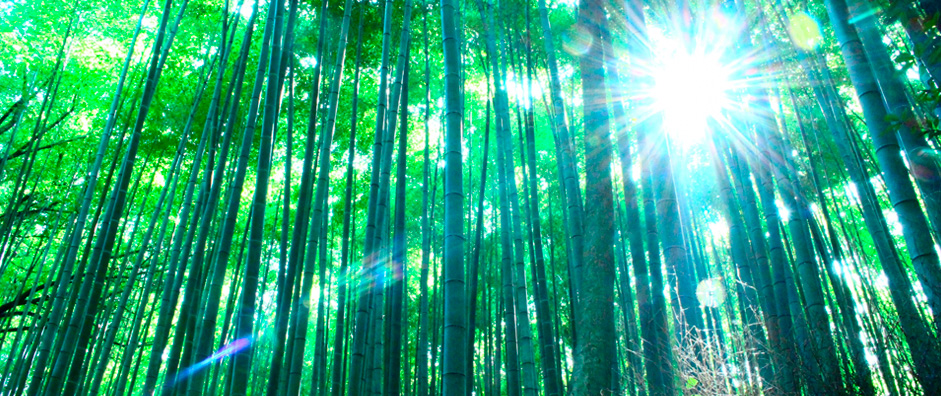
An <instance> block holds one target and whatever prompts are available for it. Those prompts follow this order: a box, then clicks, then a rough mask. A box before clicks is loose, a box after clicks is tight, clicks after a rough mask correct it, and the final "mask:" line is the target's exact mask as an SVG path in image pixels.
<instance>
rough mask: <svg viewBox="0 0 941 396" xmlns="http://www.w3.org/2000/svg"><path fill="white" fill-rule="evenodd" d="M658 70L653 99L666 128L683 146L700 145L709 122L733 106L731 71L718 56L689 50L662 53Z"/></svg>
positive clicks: (659, 56)
mask: <svg viewBox="0 0 941 396" xmlns="http://www.w3.org/2000/svg"><path fill="white" fill-rule="evenodd" d="M658 59H660V60H661V65H660V66H659V67H657V68H655V69H654V71H653V77H654V88H653V92H652V94H653V98H654V101H655V103H656V107H657V109H658V110H660V111H662V112H663V115H664V125H663V128H664V130H665V131H667V133H669V134H670V136H671V137H673V138H674V139H675V141H678V142H679V143H680V144H683V145H689V144H691V143H697V142H700V141H701V140H702V139H703V137H705V134H706V127H707V125H706V124H707V121H708V120H709V119H710V118H715V117H718V116H719V115H720V114H721V112H722V109H723V108H724V107H726V106H727V105H728V103H729V99H728V97H727V95H726V91H727V90H728V89H729V88H730V84H729V72H728V70H727V68H725V67H723V65H722V64H721V63H720V62H719V56H718V54H704V53H693V54H690V53H688V52H686V51H685V49H682V48H681V49H679V50H676V51H671V52H670V53H666V54H659V55H658Z"/></svg>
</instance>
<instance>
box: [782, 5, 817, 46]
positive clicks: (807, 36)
mask: <svg viewBox="0 0 941 396" xmlns="http://www.w3.org/2000/svg"><path fill="white" fill-rule="evenodd" d="M787 30H788V33H789V34H790V36H791V42H793V43H794V45H796V46H797V47H798V48H800V49H803V50H807V51H809V50H812V49H814V48H815V47H817V44H820V41H821V40H822V39H823V35H821V34H820V25H818V24H817V21H815V20H814V19H813V18H811V17H810V15H807V13H805V12H798V13H796V14H794V15H793V16H791V18H790V20H789V21H788V26H787Z"/></svg>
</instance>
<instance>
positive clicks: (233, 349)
mask: <svg viewBox="0 0 941 396" xmlns="http://www.w3.org/2000/svg"><path fill="white" fill-rule="evenodd" d="M251 344H252V339H251V337H245V338H239V339H237V340H235V341H232V342H230V343H228V344H226V345H225V346H223V347H222V348H219V350H218V351H216V353H213V354H212V355H210V356H209V357H207V358H205V359H203V360H202V361H201V362H199V363H196V364H194V365H192V366H190V367H187V368H186V369H184V370H181V371H180V372H179V374H177V375H176V377H175V378H174V379H173V381H168V382H167V384H168V386H169V385H172V384H175V383H177V382H179V381H182V380H184V379H186V378H187V377H189V376H191V375H193V374H195V373H196V372H198V371H199V370H202V369H204V368H206V367H208V366H209V365H210V364H213V363H214V362H216V361H219V360H222V359H224V358H225V357H227V356H232V355H234V354H236V353H239V352H240V351H242V350H244V349H245V348H248V347H249V346H250V345H251Z"/></svg>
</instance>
